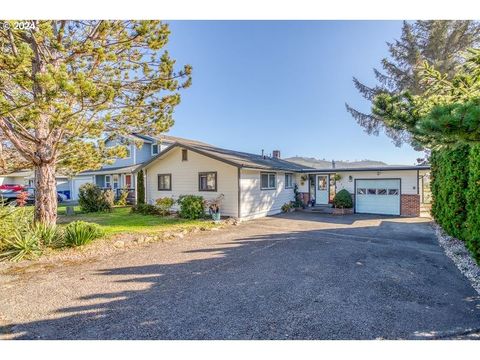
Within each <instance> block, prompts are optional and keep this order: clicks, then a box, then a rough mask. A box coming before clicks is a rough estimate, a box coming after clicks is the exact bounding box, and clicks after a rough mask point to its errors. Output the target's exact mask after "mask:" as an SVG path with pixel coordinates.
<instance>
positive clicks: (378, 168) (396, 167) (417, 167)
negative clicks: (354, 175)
mask: <svg viewBox="0 0 480 360" xmlns="http://www.w3.org/2000/svg"><path fill="white" fill-rule="evenodd" d="M398 170H430V165H385V166H365V167H352V168H347V167H345V168H330V169H324V168H322V169H316V170H315V171H313V172H316V173H338V172H347V171H398ZM303 172H312V171H311V170H305V171H303Z"/></svg>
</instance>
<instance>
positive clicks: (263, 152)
mask: <svg viewBox="0 0 480 360" xmlns="http://www.w3.org/2000/svg"><path fill="white" fill-rule="evenodd" d="M262 157H263V158H264V159H265V150H263V149H262Z"/></svg>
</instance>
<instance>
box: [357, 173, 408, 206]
mask: <svg viewBox="0 0 480 360" xmlns="http://www.w3.org/2000/svg"><path fill="white" fill-rule="evenodd" d="M355 211H356V212H357V213H366V214H385V215H400V179H375V180H373V179H372V180H356V181H355Z"/></svg>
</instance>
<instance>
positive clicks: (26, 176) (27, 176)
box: [0, 170, 70, 198]
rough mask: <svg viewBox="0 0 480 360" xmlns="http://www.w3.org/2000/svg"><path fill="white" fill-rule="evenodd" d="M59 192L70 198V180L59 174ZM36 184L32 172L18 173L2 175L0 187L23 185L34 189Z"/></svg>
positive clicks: (0, 176)
mask: <svg viewBox="0 0 480 360" xmlns="http://www.w3.org/2000/svg"><path fill="white" fill-rule="evenodd" d="M56 179H57V191H58V192H59V193H62V194H65V195H66V196H67V198H69V197H70V180H69V179H68V176H66V175H61V174H57V176H56ZM34 184H35V176H34V173H33V171H32V170H22V171H16V172H12V173H8V174H4V175H0V185H22V186H28V187H33V186H34Z"/></svg>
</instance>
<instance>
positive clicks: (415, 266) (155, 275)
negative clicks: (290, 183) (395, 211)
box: [0, 212, 480, 339]
mask: <svg viewBox="0 0 480 360" xmlns="http://www.w3.org/2000/svg"><path fill="white" fill-rule="evenodd" d="M27 270H28V269H27ZM0 321H2V324H3V326H2V328H1V331H0V333H2V332H3V338H15V339H376V338H387V339H397V338H407V339H423V338H457V337H459V338H475V337H476V336H478V334H479V331H480V298H479V296H478V294H477V293H476V292H475V291H474V289H473V288H472V287H471V286H470V284H469V283H468V281H467V280H466V279H465V278H464V277H463V275H462V274H461V273H460V272H459V271H458V270H457V268H456V267H455V266H454V265H453V263H452V262H451V261H450V259H448V258H447V257H446V256H445V255H444V254H443V252H442V250H441V248H440V247H439V245H438V244H437V240H436V238H435V236H434V233H433V231H432V228H431V225H430V223H429V222H428V220H427V219H420V218H412V219H405V218H395V217H380V216H359V215H352V216H343V217H335V216H332V215H322V214H311V213H298V212H297V213H290V214H284V215H280V216H274V217H269V218H264V219H260V220H254V221H250V222H245V223H243V224H241V225H239V226H231V227H227V228H224V229H221V230H218V231H212V232H204V233H199V234H195V235H192V236H190V237H187V238H185V239H177V240H175V241H173V242H169V243H155V244H151V245H148V246H145V247H142V248H136V249H130V250H126V251H124V252H121V253H117V254H115V255H114V256H111V257H110V258H108V259H106V260H101V261H98V260H89V261H85V262H82V263H80V264H78V263H77V264H57V266H52V267H51V268H42V269H41V270H38V269H35V268H33V270H31V271H25V270H24V271H22V273H21V274H16V273H15V272H12V271H9V272H8V273H7V272H4V273H3V274H1V276H0ZM1 336H2V335H0V337H1Z"/></svg>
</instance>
